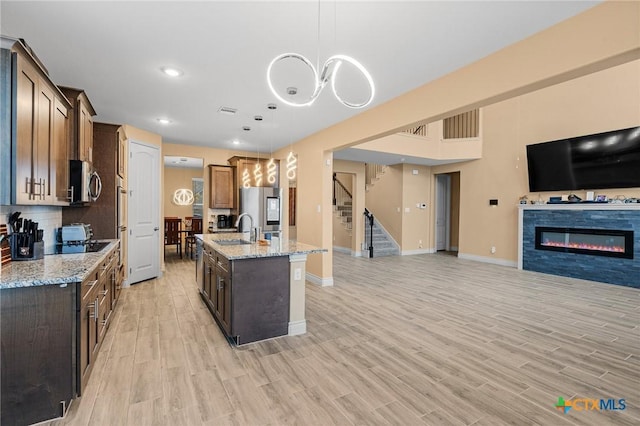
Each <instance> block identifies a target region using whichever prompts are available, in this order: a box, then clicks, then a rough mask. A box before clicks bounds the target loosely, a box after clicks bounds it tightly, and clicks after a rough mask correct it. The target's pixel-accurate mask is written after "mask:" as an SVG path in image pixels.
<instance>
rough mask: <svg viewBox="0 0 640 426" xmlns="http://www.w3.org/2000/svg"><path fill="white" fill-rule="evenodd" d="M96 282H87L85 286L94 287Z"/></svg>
mask: <svg viewBox="0 0 640 426" xmlns="http://www.w3.org/2000/svg"><path fill="white" fill-rule="evenodd" d="M97 282H98V280H95V281H89V282H88V283H87V284H86V286H87V287H93V286H94V285H96V283H97Z"/></svg>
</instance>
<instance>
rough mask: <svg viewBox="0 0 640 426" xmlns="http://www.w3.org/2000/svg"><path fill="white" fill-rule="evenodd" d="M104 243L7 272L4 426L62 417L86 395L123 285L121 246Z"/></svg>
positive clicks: (1, 282) (0, 337)
mask: <svg viewBox="0 0 640 426" xmlns="http://www.w3.org/2000/svg"><path fill="white" fill-rule="evenodd" d="M103 241H104V240H103ZM104 242H108V245H107V246H106V247H104V248H103V249H102V250H100V251H98V252H94V253H74V254H60V255H46V256H44V258H43V259H39V260H32V261H13V262H11V263H10V264H9V265H4V266H3V267H2V271H1V274H0V322H1V323H2V328H1V329H0V343H1V351H2V353H1V357H2V365H1V377H2V381H1V389H0V393H1V409H0V424H7V425H9V424H11V425H26V424H32V423H38V422H41V421H45V420H49V419H53V418H56V417H62V416H64V414H65V412H66V410H67V408H68V407H69V404H70V402H71V400H73V399H74V398H75V397H76V396H77V395H81V394H82V392H83V390H84V386H85V385H86V382H87V380H88V378H89V375H90V373H91V370H92V368H93V365H94V362H95V358H96V356H97V354H98V350H99V348H100V344H101V342H102V340H103V339H104V335H105V333H106V330H107V328H108V327H109V325H110V323H111V319H112V318H111V313H112V312H113V309H114V307H115V303H116V301H117V299H118V294H119V291H120V285H121V276H120V275H119V270H118V264H119V261H120V241H119V240H106V241H104Z"/></svg>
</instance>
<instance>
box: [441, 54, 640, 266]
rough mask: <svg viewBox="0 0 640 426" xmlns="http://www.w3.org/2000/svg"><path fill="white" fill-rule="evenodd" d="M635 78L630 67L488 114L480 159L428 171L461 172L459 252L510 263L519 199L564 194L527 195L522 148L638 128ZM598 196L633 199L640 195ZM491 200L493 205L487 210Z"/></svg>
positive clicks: (639, 99)
mask: <svg viewBox="0 0 640 426" xmlns="http://www.w3.org/2000/svg"><path fill="white" fill-rule="evenodd" d="M639 76H640V61H634V62H631V63H628V64H624V65H620V66H617V67H613V68H611V69H608V70H605V71H601V72H598V73H595V74H591V75H588V76H585V77H582V78H579V79H575V80H572V81H570V82H567V83H563V84H559V85H555V86H552V87H549V88H546V89H543V90H538V91H536V92H533V93H530V94H527V95H523V96H519V97H516V98H514V99H511V100H508V101H503V102H499V103H497V104H494V105H490V106H487V107H485V109H484V156H483V158H482V159H481V160H474V161H470V162H467V163H460V164H452V165H446V166H437V167H434V168H433V171H434V173H445V172H450V171H460V172H461V173H460V241H459V250H460V253H461V254H468V255H473V256H481V257H490V258H496V259H501V260H504V261H507V262H515V261H516V260H517V204H518V199H519V198H520V197H521V196H522V195H527V196H528V197H529V199H530V200H537V199H538V196H539V195H540V196H542V198H543V199H544V200H545V201H546V200H548V198H549V197H550V196H552V195H568V193H569V192H564V193H562V192H558V193H551V192H546V193H542V194H537V193H536V194H530V193H529V190H528V177H527V176H528V175H527V159H526V158H527V157H526V150H525V146H526V145H527V144H532V143H537V142H544V141H549V140H555V139H561V138H566V137H571V136H579V135H585V134H590V133H598V132H603V131H607V130H614V129H621V128H626V127H632V126H638V125H640V77H639ZM585 189H588V188H585ZM596 193H603V194H606V195H609V196H614V195H617V194H622V195H627V196H634V197H638V196H640V188H632V189H617V190H616V189H611V190H598V191H596ZM577 195H578V196H580V197H581V198H584V197H585V193H584V191H577ZM491 198H497V199H498V201H499V204H498V206H493V207H492V206H489V199H491ZM492 246H495V247H496V253H495V254H491V252H490V249H491V247H492Z"/></svg>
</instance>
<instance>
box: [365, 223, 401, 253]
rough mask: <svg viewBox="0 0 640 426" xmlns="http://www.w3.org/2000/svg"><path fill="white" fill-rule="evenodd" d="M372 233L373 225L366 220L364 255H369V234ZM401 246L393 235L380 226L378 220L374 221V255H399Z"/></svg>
mask: <svg viewBox="0 0 640 426" xmlns="http://www.w3.org/2000/svg"><path fill="white" fill-rule="evenodd" d="M370 235H371V227H370V226H369V221H368V220H365V228H364V236H365V239H364V241H365V247H364V250H363V255H364V256H369V241H370V239H369V236H370ZM399 254H400V248H399V247H398V245H397V244H396V242H395V241H394V240H393V239H392V238H391V236H390V235H389V234H388V233H387V232H386V231H385V230H384V229H383V228H382V227H381V226H380V224H379V223H378V221H376V220H374V221H373V257H381V256H398V255H399Z"/></svg>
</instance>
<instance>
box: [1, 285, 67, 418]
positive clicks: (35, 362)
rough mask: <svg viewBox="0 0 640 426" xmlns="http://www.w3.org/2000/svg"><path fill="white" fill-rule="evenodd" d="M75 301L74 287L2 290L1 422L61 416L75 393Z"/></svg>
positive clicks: (54, 286)
mask: <svg viewBox="0 0 640 426" xmlns="http://www.w3.org/2000/svg"><path fill="white" fill-rule="evenodd" d="M75 297H76V286H75V285H72V284H69V285H67V284H62V285H51V286H41V287H23V288H12V289H7V290H3V291H2V295H1V297H0V312H1V313H2V320H1V322H2V328H1V334H2V336H1V341H2V351H1V352H2V363H1V364H2V365H1V369H2V371H1V377H2V381H1V383H2V386H1V389H0V393H1V394H2V404H1V408H0V424H3V425H20V424H25V425H26V424H32V423H38V422H42V421H45V420H50V419H54V418H58V417H62V416H64V414H65V411H66V409H67V408H68V407H69V404H70V402H71V400H72V399H73V397H74V389H75V386H74V382H75V377H76V376H75V362H74V361H75V344H74V342H75V329H74V327H73V325H74V323H75Z"/></svg>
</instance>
